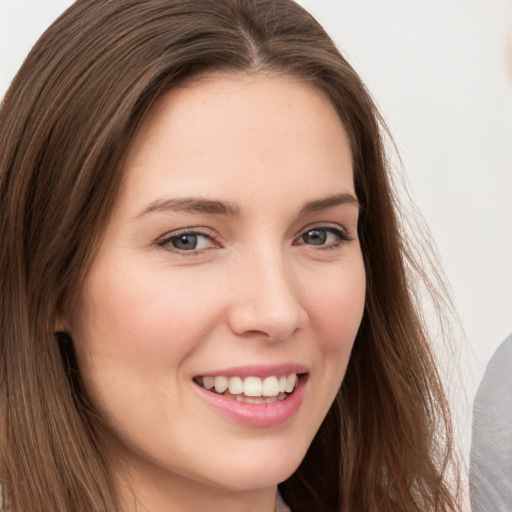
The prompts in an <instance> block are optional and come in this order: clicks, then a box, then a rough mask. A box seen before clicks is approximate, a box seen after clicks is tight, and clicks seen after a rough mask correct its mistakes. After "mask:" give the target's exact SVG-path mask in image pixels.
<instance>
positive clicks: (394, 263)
mask: <svg viewBox="0 0 512 512" xmlns="http://www.w3.org/2000/svg"><path fill="white" fill-rule="evenodd" d="M222 70H226V71H229V70H238V71H248V72H253V71H259V70H268V71H273V72H279V73H287V74H291V75H294V76H296V77H298V78H300V79H302V80H304V81H307V82H309V83H312V84H314V85H315V86H316V87H318V88H319V89H321V90H322V91H324V93H325V94H326V95H327V97H329V98H330V100H331V102H332V104H333V105H334V107H335V108H336V110H337V111H338V113H339V116H340V119H341V120H342V122H343V124H344V127H345V129H346V131H347V133H348V135H349V139H350V143H351V150H352V156H353V163H354V179H355V187H356V193H357V197H358V199H359V202H360V204H361V210H362V213H361V217H360V223H359V235H360V240H361V245H362V251H363V257H364V262H365V267H366V273H367V300H366V306H365V312H364V317H363V320H362V323H361V327H360V330H359V333H358V336H357V339H356V342H355V346H354V349H353V353H352V356H351V360H350V363H349V367H348V370H347V374H346V376H345V379H344V382H343V385H342V387H341V389H340V391H339V393H338V396H337V398H336V400H335V402H334V404H333V406H332V408H331V410H330V412H329V413H328V415H327V417H326V419H325V421H324V422H323V424H322V427H321V428H320V431H319V432H318V434H317V436H316V438H315V439H314V441H313V443H312V445H311V447H310V449H309V451H308V452H307V454H306V456H305V459H304V461H303V462H302V464H301V466H300V467H299V468H298V469H297V471H296V472H295V473H294V474H293V475H292V477H291V478H289V479H288V480H287V481H285V482H283V483H282V484H281V485H280V489H281V492H282V494H283V496H284V497H285V499H286V501H287V502H288V503H289V505H290V506H291V508H292V510H293V511H294V512H301V511H312V510H318V511H327V512H330V511H333V512H334V511H345V512H356V511H357V512H363V511H364V512H366V511H367V512H377V511H378V512H391V511H392V512H413V511H443V512H447V511H449V510H450V511H451V510H457V509H458V508H457V507H458V506H457V504H456V497H455V493H454V492H453V490H452V489H453V487H451V485H452V484H451V483H450V481H449V479H448V476H449V474H450V472H449V468H450V467H451V462H452V454H451V442H452V441H451V439H452V438H451V428H450V419H449V413H448V406H447V402H446V398H445V395H444V393H443V388H442V386H441V383H440V379H439V376H438V373H437V370H436V366H435V361H434V357H433V355H432V352H431V349H430V347H429V342H428V340H427V336H426V334H425V329H424V326H423V325H422V321H421V316H420V315H419V313H418V311H417V307H416V305H415V300H414V293H413V291H412V290H413V289H412V285H413V283H411V279H410V275H409V272H408V270H407V269H408V268H414V266H415V265H414V260H413V259H412V257H411V255H410V253H409V252H408V250H407V248H406V241H405V239H404V236H403V234H402V230H401V227H400V224H399V222H398V219H397V209H396V197H395V191H394V189H393V187H392V185H391V180H390V176H389V172H388V168H387V167H388V166H387V163H386V157H385V152H384V149H383V138H382V133H383V130H384V125H383V123H382V122H381V120H380V117H379V114H378V112H377V109H376V108H375V105H374V103H373V102H372V100H371V98H370V95H369V94H368V93H367V91H366V89H365V87H364V85H363V84H362V82H361V80H360V79H359V77H358V75H357V74H356V73H355V72H354V70H353V69H352V68H351V66H350V65H349V64H348V63H347V61H346V60H345V59H344V58H343V57H342V56H341V55H340V53H339V51H338V50H337V49H336V47H335V45H334V44H333V42H332V41H331V40H330V38H329V37H328V35H327V34H326V33H325V31H324V30H323V29H322V28H321V27H320V25H319V24H318V23H317V22H316V21H315V20H314V19H313V18H312V17H311V16H310V15H309V14H308V13H307V12H306V11H304V10H303V9H302V8H301V7H300V6H298V5H297V4H295V3H294V2H292V1H290V0H116V1H108V0H78V1H77V2H76V3H75V4H74V5H73V6H72V7H71V8H70V9H68V10H67V11H66V12H65V13H64V14H63V15H62V16H61V17H60V18H59V19H58V20H57V21H56V22H55V23H54V24H53V25H52V26H51V27H50V28H49V29H48V30H47V32H46V33H45V34H44V35H43V36H42V37H41V39H40V40H39V41H38V42H37V44H36V45H35V46H34V48H33V49H32V51H31V53H30V55H29V56H28V58H27V59H26V61H25V63H24V65H23V66H22V68H21V69H20V71H19V73H18V75H17V76H16V78H15V80H14V81H13V83H12V85H11V87H10V89H9V91H8V92H7V94H6V96H5V99H4V101H3V103H2V107H1V111H0V198H1V199H0V200H1V204H0V236H1V240H2V242H3V247H2V252H1V256H0V283H1V288H0V294H1V297H2V299H1V300H2V306H1V308H0V333H1V334H0V351H1V362H0V389H1V395H0V397H1V398H0V404H1V409H2V421H1V439H0V464H1V466H0V478H1V484H2V492H3V496H4V505H7V506H8V507H9V509H10V510H11V511H12V512H43V511H48V512H71V511H73V512H82V511H83V512H100V511H101V512H113V511H115V510H117V500H116V493H115V490H114V488H113V485H112V481H111V478H110V475H109V471H108V470H107V461H105V460H103V457H102V454H101V449H100V444H101V437H102V432H103V430H102V428H101V419H100V418H98V415H97V414H96V413H95V411H94V410H93V409H92V407H90V405H89V404H88V402H87V399H86V397H84V395H83V393H82V392H81V389H80V377H79V373H78V369H77V367H76V362H75V361H74V358H73V349H72V340H70V339H69V338H67V337H66V336H64V335H62V334H59V335H55V333H54V325H55V318H56V315H57V314H58V312H59V311H61V310H62V308H66V309H67V310H69V309H72V308H73V307H74V306H75V304H76V299H77V294H78V292H79V290H80V286H81V283H82V281H83V279H84V276H85V275H86V274H87V271H88V269H89V267H90V264H91V261H92V260H93V258H94V254H95V249H96V248H97V246H98V242H99V239H100V237H101V236H102V234H103V232H104V228H105V225H106V222H107V221H108V217H109V213H110V211H111V208H112V205H113V203H114V202H115V200H116V193H117V190H118V187H119V183H120V179H121V164H122V159H123V155H124V154H125V153H126V150H127V147H128V145H129V143H130V141H131V139H132V136H133V134H134V132H135V130H136V128H137V126H138V125H139V124H140V122H141V120H142V119H143V117H144V115H145V113H146V112H147V111H148V109H149V108H150V107H151V105H152V104H153V103H154V102H155V100H156V99H157V98H158V97H159V96H161V95H162V94H163V93H164V92H166V91H168V90H169V89H170V88H172V87H173V86H175V85H176V84H177V83H179V82H180V81H182V80H184V79H185V78H188V77H191V76H193V75H195V74H197V73H205V72H208V71H222ZM416 268H419V267H416Z"/></svg>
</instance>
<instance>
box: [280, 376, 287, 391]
mask: <svg viewBox="0 0 512 512" xmlns="http://www.w3.org/2000/svg"><path fill="white" fill-rule="evenodd" d="M285 391H286V377H284V376H283V377H279V393H284V392H285Z"/></svg>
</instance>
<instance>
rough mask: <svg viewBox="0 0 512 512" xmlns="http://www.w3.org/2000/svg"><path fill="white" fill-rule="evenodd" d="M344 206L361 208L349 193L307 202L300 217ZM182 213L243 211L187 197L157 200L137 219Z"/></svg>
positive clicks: (238, 213) (236, 214)
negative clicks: (166, 213) (154, 214)
mask: <svg viewBox="0 0 512 512" xmlns="http://www.w3.org/2000/svg"><path fill="white" fill-rule="evenodd" d="M344 204H351V205H354V206H356V207H357V208H359V207H360V206H359V202H358V200H357V199H356V198H355V197H354V196H353V195H352V194H348V193H343V194H336V195H333V196H328V197H324V198H322V199H316V200H315V201H309V202H307V203H306V204H305V205H304V206H303V207H302V208H301V210H300V215H305V214H307V213H313V212H318V211H321V210H327V209H329V208H334V207H335V206H340V205H344ZM166 211H181V212H186V213H203V214H208V215H223V216H226V217H240V216H241V210H240V207H239V206H238V205H236V204H233V203H230V202H226V201H217V200H213V199H203V198H200V197H187V198H180V199H169V198H166V199H157V200H156V201H153V202H152V203H151V204H149V205H148V206H147V207H146V208H144V209H143V210H142V211H141V212H140V213H139V214H138V215H136V218H140V217H143V216H144V215H146V214H148V213H151V212H166Z"/></svg>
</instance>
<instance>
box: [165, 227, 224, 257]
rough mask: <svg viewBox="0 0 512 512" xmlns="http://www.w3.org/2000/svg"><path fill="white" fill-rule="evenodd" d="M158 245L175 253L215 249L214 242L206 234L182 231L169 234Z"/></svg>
mask: <svg viewBox="0 0 512 512" xmlns="http://www.w3.org/2000/svg"><path fill="white" fill-rule="evenodd" d="M158 245H160V246H161V247H164V248H165V249H167V250H170V251H175V252H197V251H201V250H203V249H210V248H212V247H215V242H214V240H213V239H212V237H211V236H210V235H207V234H206V233H201V232H199V231H185V230H182V231H178V232H174V233H170V234H169V235H167V236H166V237H165V238H164V239H163V240H161V241H160V242H158Z"/></svg>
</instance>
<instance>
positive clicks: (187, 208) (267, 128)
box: [0, 0, 458, 512]
mask: <svg viewBox="0 0 512 512" xmlns="http://www.w3.org/2000/svg"><path fill="white" fill-rule="evenodd" d="M0 123H1V130H0V133H1V135H0V169H1V177H0V179H1V194H2V195H1V198H2V199H1V213H0V219H1V221H0V222H1V229H2V239H3V240H5V241H6V244H5V249H4V250H3V251H2V256H1V276H2V277H1V279H2V281H1V282H2V297H4V304H3V307H2V317H1V318H2V323H1V332H2V338H1V340H2V341H1V343H2V345H1V348H2V355H3V357H2V370H1V389H2V407H3V416H2V419H3V423H2V428H3V433H2V452H1V453H2V456H1V460H2V467H1V478H2V482H3V493H4V506H5V505H7V506H8V508H9V510H11V511H12V512H21V511H22V512H31V511H36V510H37V511H38V512H40V511H42V510H48V511H52V512H56V511H59V512H64V511H66V512H69V511H88V512H90V511H92V510H94V511H115V510H123V511H134V510H138V511H145V510H148V511H152V512H157V511H164V510H165V511H167V512H168V511H174V510H179V511H186V510H222V511H230V510H236V511H239V510H247V511H252V510H258V511H265V510H268V511H271V510H274V508H275V507H276V506H277V507H280V508H281V509H283V507H285V505H284V503H283V500H284V501H285V502H286V503H287V505H288V506H289V507H290V509H291V510H292V511H294V512H298V511H311V510H325V511H341V510H343V511H359V510H360V511H377V510H378V511H380V512H382V511H394V512H397V511H404V512H405V511H407V512H410V511H413V510H421V511H430V510H432V511H433V510H438V511H448V510H457V507H458V505H457V501H456V500H457V498H456V496H455V493H453V492H452V489H453V484H452V483H451V482H449V476H450V468H451V463H452V459H451V458H452V454H451V431H450V423H449V415H448V408H447V404H446V399H445V397H444V394H443V389H442V386H441V384H440V382H439V378H438V375H437V372H436V369H435V366H434V360H433V356H432V354H431V351H430V348H429V345H428V342H427V339H426V335H425V332H424V328H423V326H422V323H421V321H420V316H419V313H418V311H417V310H416V306H415V304H414V300H413V290H412V288H411V282H410V279H411V278H410V277H408V275H407V272H406V264H407V265H408V266H409V267H410V266H411V265H410V264H411V263H412V268H414V264H413V261H412V260H411V259H410V255H409V253H408V252H407V251H406V248H405V241H404V240H403V237H402V235H401V234H400V227H399V224H398V221H397V212H396V210H395V204H396V201H395V197H394V195H393V190H392V188H391V185H390V178H389V176H388V173H387V169H386V162H385V156H384V152H383V144H382V138H381V128H382V123H381V122H380V118H379V115H378V113H377V111H376V109H375V107H374V105H373V103H372V101H371V99H370V97H369V95H368V93H367V92H366V90H365V88H364V86H363V84H362V83H361V81H360V80H359V78H358V76H357V75H356V74H355V72H354V71H353V70H352V68H351V67H350V66H349V64H348V63H347V62H346V61H345V60H344V58H343V57H342V56H341V55H340V54H339V52H338V50H337V49H336V48H335V46H334V45H333V43H332V42H331V40H330V39H329V37H328V36H327V35H326V34H325V32H324V31H323V29H322V28H321V27H320V26H319V25H318V23H317V22H316V21H315V20H314V19H312V18H311V16H309V15H308V14H307V13H306V12H305V11H304V10H303V9H302V8H300V7H299V6H298V5H296V4H294V3H293V2H290V1H288V0H279V1H274V0H255V1H252V0H221V1H219V0H192V1H170V0H146V1H142V0H120V1H116V2H108V1H102V0H79V1H78V2H76V3H75V4H74V5H73V6H72V7H71V8H70V9H69V10H68V11H66V13H64V14H63V15H62V16H61V18H60V19H59V20H57V21H56V22H55V23H54V24H53V25H52V27H50V29H49V30H48V31H47V32H46V33H45V34H44V35H43V36H42V38H41V39H40V41H39V42H38V43H37V44H36V45H35V47H34V49H33V50H32V52H31V54H30V55H29V57H28V58H27V60H26V62H25V64H24V65H23V67H22V68H21V70H20V72H19V73H18V76H17V77H16V78H15V80H14V82H13V84H12V86H11V88H10V90H9V91H8V93H7V95H6V97H5V100H4V103H3V105H2V111H1V118H0ZM277 484H279V491H280V494H281V495H282V497H281V496H280V495H279V494H277V498H276V486H277ZM276 499H277V502H276ZM276 503H277V505H276Z"/></svg>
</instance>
